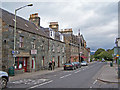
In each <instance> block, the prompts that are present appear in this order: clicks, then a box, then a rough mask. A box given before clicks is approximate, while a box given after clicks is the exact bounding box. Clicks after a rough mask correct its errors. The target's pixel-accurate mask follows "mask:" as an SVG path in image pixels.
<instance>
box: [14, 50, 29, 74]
mask: <svg viewBox="0 0 120 90" xmlns="http://www.w3.org/2000/svg"><path fill="white" fill-rule="evenodd" d="M14 68H15V73H16V74H20V73H24V72H29V71H30V54H29V53H22V52H21V53H20V54H18V55H16V57H15V65H14Z"/></svg>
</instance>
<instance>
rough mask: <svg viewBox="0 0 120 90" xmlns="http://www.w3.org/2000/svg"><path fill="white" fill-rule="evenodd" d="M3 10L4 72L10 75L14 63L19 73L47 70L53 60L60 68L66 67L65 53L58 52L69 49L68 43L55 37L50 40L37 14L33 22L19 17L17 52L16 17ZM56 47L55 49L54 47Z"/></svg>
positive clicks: (32, 19)
mask: <svg viewBox="0 0 120 90" xmlns="http://www.w3.org/2000/svg"><path fill="white" fill-rule="evenodd" d="M1 11H2V17H0V21H1V22H2V23H1V24H2V30H1V31H2V34H1V35H2V40H1V41H2V52H1V53H2V70H3V71H7V72H8V69H9V67H11V66H13V64H14V67H15V73H23V72H33V71H39V70H41V69H47V68H48V63H49V60H51V59H53V58H54V60H55V62H56V67H59V66H62V62H63V61H64V62H65V61H66V58H65V52H61V51H59V52H58V50H61V48H63V47H64V49H65V43H64V41H62V40H61V41H60V40H57V39H55V37H54V38H52V37H50V35H48V34H47V33H46V32H45V30H46V29H45V28H43V27H41V26H40V17H39V16H38V14H37V13H35V14H32V15H30V18H29V21H28V20H25V19H23V18H21V17H18V16H17V19H16V21H17V27H16V29H17V30H16V44H15V46H16V49H15V51H13V47H14V22H15V19H14V17H15V16H14V14H12V13H9V12H7V11H5V10H3V9H1ZM49 34H50V33H49ZM59 35H60V34H59ZM53 45H55V46H54V47H53ZM58 46H59V48H58ZM53 48H55V53H54V54H52V56H51V51H52V50H53ZM56 48H58V50H56ZM53 55H54V56H53ZM14 57H15V61H14ZM0 59H1V58H0Z"/></svg>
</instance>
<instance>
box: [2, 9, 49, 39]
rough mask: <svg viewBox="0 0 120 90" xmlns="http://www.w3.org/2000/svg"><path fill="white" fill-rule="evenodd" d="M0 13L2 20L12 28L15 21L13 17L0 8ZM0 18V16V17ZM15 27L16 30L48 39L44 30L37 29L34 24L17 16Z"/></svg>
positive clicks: (41, 28)
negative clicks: (0, 13)
mask: <svg viewBox="0 0 120 90" xmlns="http://www.w3.org/2000/svg"><path fill="white" fill-rule="evenodd" d="M0 11H2V20H3V21H4V22H5V23H6V24H8V25H10V26H13V27H14V21H15V19H14V18H15V15H14V14H12V13H10V12H8V11H6V10H3V9H1V8H0ZM0 17H1V16H0ZM16 21H17V22H16V24H17V25H16V26H17V28H19V29H22V30H25V31H28V32H31V33H35V34H39V35H41V36H44V37H47V38H50V37H49V36H48V35H47V34H46V33H45V31H44V28H43V27H41V26H40V27H37V26H36V25H35V24H34V23H32V22H30V21H28V20H25V19H23V18H21V17H19V16H17V17H16Z"/></svg>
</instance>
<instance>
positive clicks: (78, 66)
mask: <svg viewBox="0 0 120 90" xmlns="http://www.w3.org/2000/svg"><path fill="white" fill-rule="evenodd" d="M73 63H74V64H75V66H76V68H80V67H81V64H80V62H73Z"/></svg>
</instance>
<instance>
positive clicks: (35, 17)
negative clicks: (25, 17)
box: [29, 13, 40, 27]
mask: <svg viewBox="0 0 120 90" xmlns="http://www.w3.org/2000/svg"><path fill="white" fill-rule="evenodd" d="M29 21H30V22H32V23H34V24H35V25H36V26H37V27H40V17H39V16H38V13H35V14H31V15H30V18H29Z"/></svg>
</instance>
